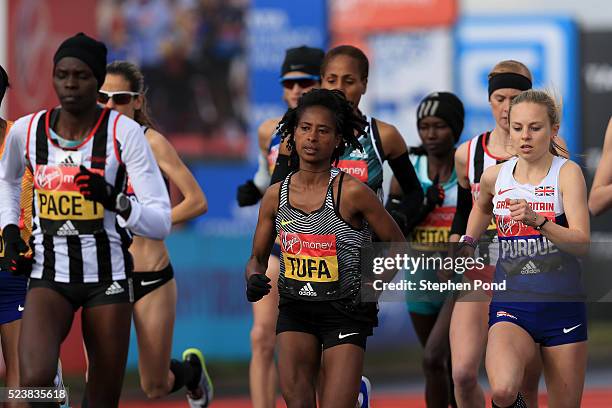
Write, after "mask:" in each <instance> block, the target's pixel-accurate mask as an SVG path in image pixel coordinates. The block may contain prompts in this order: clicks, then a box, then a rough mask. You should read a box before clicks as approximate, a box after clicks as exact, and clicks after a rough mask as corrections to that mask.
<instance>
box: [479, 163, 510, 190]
mask: <svg viewBox="0 0 612 408" xmlns="http://www.w3.org/2000/svg"><path fill="white" fill-rule="evenodd" d="M503 165H504V163H500V164H496V165H494V166H490V167H487V168H486V169H485V171H484V172H483V173H482V177H481V178H480V185H481V189H482V185H483V184H484V185H488V186H495V181H496V180H497V176H499V172H500V170H501V168H502V166H503Z"/></svg>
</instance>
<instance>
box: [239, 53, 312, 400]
mask: <svg viewBox="0 0 612 408" xmlns="http://www.w3.org/2000/svg"><path fill="white" fill-rule="evenodd" d="M323 56H324V52H323V50H321V49H319V48H312V47H306V46H302V47H297V48H290V49H288V50H287V51H286V54H285V60H284V61H283V64H282V67H281V74H280V80H279V81H280V83H281V85H282V87H283V96H282V98H283V101H285V103H286V104H287V107H288V108H290V109H292V108H295V107H296V106H297V103H298V100H299V98H300V97H301V96H302V95H303V94H304V93H305V92H307V91H309V90H311V89H313V88H314V87H318V86H319V85H320V77H319V72H320V71H321V62H322V61H323ZM280 120H281V117H276V118H273V119H268V120H266V121H265V122H264V123H262V124H261V126H260V127H259V129H258V131H257V136H258V140H259V150H260V154H259V167H258V170H257V173H256V174H255V177H254V178H253V180H249V181H247V182H246V183H245V184H243V185H241V186H239V187H238V195H237V198H238V205H240V206H247V205H253V204H256V203H257V202H258V201H259V200H260V199H261V197H262V195H263V194H264V193H265V191H266V189H267V188H268V186H269V185H270V177H271V174H272V170H273V169H274V165H275V163H276V159H277V156H278V149H279V144H280V134H278V133H277V131H276V127H277V126H278V122H279V121H280ZM279 256H280V245H279V244H278V243H275V244H274V246H273V248H272V253H271V256H270V258H269V259H268V269H267V271H266V274H267V276H268V277H269V278H270V280H271V282H270V284H271V286H272V289H271V291H270V295H268V296H267V297H266V298H264V299H262V300H261V301H259V302H256V303H253V327H252V328H251V364H250V366H249V385H250V391H251V403H252V404H253V407H255V408H269V407H274V406H276V388H277V373H276V365H275V364H274V349H275V345H276V320H277V316H278V300H279V298H278V289H277V286H276V284H277V281H278V272H279V268H280V265H279Z"/></svg>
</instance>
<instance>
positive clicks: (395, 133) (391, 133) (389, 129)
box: [376, 119, 402, 138]
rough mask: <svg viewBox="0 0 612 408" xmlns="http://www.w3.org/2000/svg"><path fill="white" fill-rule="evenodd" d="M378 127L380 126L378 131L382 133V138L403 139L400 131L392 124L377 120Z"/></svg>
mask: <svg viewBox="0 0 612 408" xmlns="http://www.w3.org/2000/svg"><path fill="white" fill-rule="evenodd" d="M376 125H377V126H378V131H379V132H380V137H381V138H385V137H400V138H401V137H402V135H401V134H400V132H399V130H397V128H396V127H395V126H393V125H392V124H390V123H387V122H384V121H382V120H379V119H376Z"/></svg>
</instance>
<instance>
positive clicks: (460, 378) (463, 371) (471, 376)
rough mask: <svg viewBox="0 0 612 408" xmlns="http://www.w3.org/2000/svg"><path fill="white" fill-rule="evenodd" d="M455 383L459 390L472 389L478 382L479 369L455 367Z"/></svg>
mask: <svg viewBox="0 0 612 408" xmlns="http://www.w3.org/2000/svg"><path fill="white" fill-rule="evenodd" d="M453 383H454V384H455V388H456V389H458V390H460V391H461V390H471V389H473V388H474V387H476V385H477V384H478V370H472V369H470V368H467V367H453Z"/></svg>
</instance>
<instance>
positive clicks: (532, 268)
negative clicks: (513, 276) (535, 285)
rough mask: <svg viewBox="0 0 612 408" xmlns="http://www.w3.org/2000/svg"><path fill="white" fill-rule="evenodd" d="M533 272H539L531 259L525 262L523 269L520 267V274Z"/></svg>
mask: <svg viewBox="0 0 612 408" xmlns="http://www.w3.org/2000/svg"><path fill="white" fill-rule="evenodd" d="M534 273H540V268H538V267H537V266H536V264H535V263H533V261H529V262H527V263H526V264H525V266H523V269H521V275H532V274H534Z"/></svg>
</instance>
